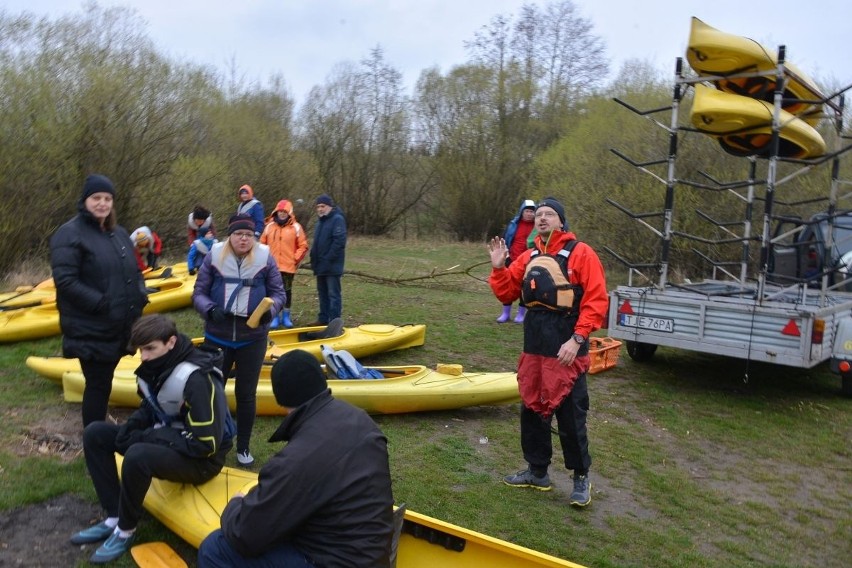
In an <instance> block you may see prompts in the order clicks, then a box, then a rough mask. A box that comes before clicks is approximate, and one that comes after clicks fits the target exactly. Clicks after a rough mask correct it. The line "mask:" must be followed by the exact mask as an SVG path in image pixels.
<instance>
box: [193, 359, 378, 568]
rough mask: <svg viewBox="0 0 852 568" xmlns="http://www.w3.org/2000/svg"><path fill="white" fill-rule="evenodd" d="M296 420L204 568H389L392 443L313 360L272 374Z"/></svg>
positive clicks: (281, 432)
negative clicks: (336, 393) (340, 396)
mask: <svg viewBox="0 0 852 568" xmlns="http://www.w3.org/2000/svg"><path fill="white" fill-rule="evenodd" d="M272 390H273V392H274V393H275V400H277V401H278V404H280V405H281V406H283V407H285V408H287V409H288V410H289V414H288V415H287V417H286V418H285V419H284V421H283V422H282V423H281V426H279V428H278V430H276V431H275V433H274V434H273V435H272V437H271V438H270V439H269V441H270V442H278V441H286V442H288V443H287V445H286V446H284V448H283V449H281V451H279V452H278V453H277V454H275V455H274V456H273V457H272V458H270V460H269V462H268V463H267V464H266V465H264V466H263V468H262V469H261V470H260V477H259V480H258V483H257V485H256V486H255V487H254V488H252V489H251V490H250V491H249V492H248V493H247V494H245V495H242V494H237V495H236V496H235V497H234V498H233V499H231V501H230V502H229V503H228V504H227V505H226V506H225V510H224V511H223V512H222V521H221V525H222V528H221V529H219V530H216V531H214V532H213V533H211V534H210V535H209V536H208V537H207V538H206V539H205V540H204V542H202V543H201V546H200V547H199V549H198V566H199V568H209V567H225V566H261V565H262V566H279V567H283V568H286V567H293V566H301V567H303V566H323V567H324V568H342V567H348V568H358V567H361V568H386V567H387V566H389V562H390V560H389V558H390V546H391V537H392V533H393V513H392V506H393V495H392V492H391V478H390V468H389V465H388V450H387V439H386V438H385V436H384V434H382V432H381V431H380V430H379V428H378V427H377V426H376V424H375V423H374V422H373V420H372V419H371V418H370V417H369V416H368V415H367V413H365V412H364V411H363V410H360V409H358V408H355V407H354V406H352V405H350V404H349V403H346V402H343V401H340V400H336V399H335V398H333V397H332V396H331V391H329V390H328V388H327V384H326V379H325V374H324V373H323V370H322V368H321V367H320V365H319V363H318V362H317V360H316V359H315V358H314V357H313V356H311V355H310V354H309V353H307V352H305V351H302V350H295V351H291V352H289V353H287V354H286V355H284V356H283V357H281V358H280V359H279V360H278V361H276V363H275V365H274V366H273V367H272Z"/></svg>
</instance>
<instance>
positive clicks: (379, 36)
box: [0, 0, 852, 103]
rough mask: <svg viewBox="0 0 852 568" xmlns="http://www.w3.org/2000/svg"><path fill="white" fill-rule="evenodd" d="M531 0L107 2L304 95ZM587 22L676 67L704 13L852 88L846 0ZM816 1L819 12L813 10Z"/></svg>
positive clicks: (66, 3)
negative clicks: (342, 72)
mask: <svg viewBox="0 0 852 568" xmlns="http://www.w3.org/2000/svg"><path fill="white" fill-rule="evenodd" d="M525 3H532V4H538V5H539V6H544V5H545V4H546V2H542V1H538V2H529V1H527V2H525V1H524V0H229V1H227V2H225V1H221V0H101V1H100V2H99V4H100V5H101V6H115V5H120V6H128V7H132V8H134V9H135V10H136V11H137V12H138V13H139V15H140V16H141V17H142V18H143V19H144V20H145V21H147V23H148V26H149V27H148V30H147V34H148V36H149V37H150V38H151V39H152V40H153V41H154V43H155V44H156V46H157V47H158V49H159V50H160V51H161V52H163V53H164V54H167V55H169V56H171V57H174V58H176V59H178V60H181V61H193V62H196V63H202V64H207V65H212V66H215V67H217V68H219V69H221V70H223V71H224V70H226V69H228V68H229V67H230V64H231V62H234V63H235V64H236V67H237V69H238V70H239V71H240V72H242V73H243V74H244V76H245V77H246V79H247V80H249V81H252V82H260V83H263V82H265V80H266V79H268V78H269V77H270V76H271V75H272V74H276V73H280V74H283V76H284V78H285V80H286V82H287V84H288V86H289V88H290V89H291V91H292V93H293V95H294V96H295V97H296V100H297V102H299V103H301V102H303V101H304V98H305V95H306V94H307V92H308V91H309V90H310V88H311V87H312V86H314V85H317V84H321V83H323V82H324V81H325V79H326V76H327V75H328V74H329V72H330V71H331V70H332V68H333V66H334V65H335V63H339V62H342V61H353V62H358V61H360V60H361V59H363V58H365V57H366V56H368V55H369V53H370V50H371V49H372V48H374V47H376V46H377V45H380V46H381V47H382V49H383V50H384V54H385V60H386V61H387V62H388V63H389V64H390V65H392V66H394V67H395V68H397V69H399V70H400V71H401V72H402V73H403V80H404V82H405V85H406V87H407V90H409V91H410V89H411V88H412V86H413V85H414V83H415V82H416V80H417V78H418V76H419V75H420V72H421V71H422V70H424V69H426V68H428V67H432V66H437V67H438V68H439V69H440V70H441V71H442V72H446V71H448V70H449V69H450V68H451V67H452V66H454V65H457V64H461V63H463V62H464V61H465V60H466V59H467V52H466V50H465V47H464V42H465V41H469V40H471V39H473V37H474V34H475V32H476V31H477V30H479V29H480V28H481V27H482V26H484V25H487V24H488V23H489V21H490V20H491V18H493V17H494V16H495V15H497V14H505V15H510V16H515V15H517V14H518V13H519V11H520V7H521V6H523V5H524V4H525ZM574 4H575V5H576V6H577V7H578V8H579V11H580V14H581V15H582V16H584V17H586V18H588V19H589V20H591V21H592V23H593V26H594V30H593V31H594V33H596V34H597V35H599V36H600V37H602V38H603V40H604V42H605V44H606V47H607V55H608V57H609V58H610V60H611V62H612V68H613V70H614V71H615V70H617V69H618V67H619V66H620V63H621V62H623V61H624V60H625V59H629V58H638V59H643V60H647V61H649V62H651V63H653V64H654V65H656V66H657V67H659V68H661V69H663V70H669V69H671V70H672V71H673V70H674V62H675V59H676V58H677V57H679V56H683V55H684V52H685V49H686V43H687V37H688V35H689V24H690V18H691V17H692V16H697V17H699V18H701V19H702V20H704V21H705V22H706V23H707V24H709V25H711V26H713V27H715V28H718V29H720V30H722V31H725V32H728V33H734V34H737V35H744V36H748V37H751V38H753V39H756V40H758V41H760V42H761V43H764V44H765V45H766V46H767V47H769V48H771V49H776V48H777V46H778V45H780V44H785V45H786V46H787V60H788V61H789V62H792V63H795V64H796V66H797V67H798V68H799V69H801V70H802V71H804V72H805V73H806V74H808V75H811V76H812V77H814V78H816V79H818V80H819V79H825V78H830V79H832V80H834V81H836V83H837V84H840V85H842V86H846V85H848V84H850V83H852V57H850V50H849V46H850V39H849V31H850V26H852V1H850V0H816V1H814V0H811V2H809V3H808V2H802V1H801V0H797V1H794V0H774V1H770V0H766V1H761V2H757V1H755V0H703V1H701V2H699V1H694V0H680V1H675V0H574ZM82 6H83V2H82V1H80V0H76V1H75V0H2V1H0V8H2V9H5V10H6V11H7V13H18V12H21V11H24V10H26V11H29V12H33V13H35V14H38V15H49V16H52V17H53V16H58V15H62V14H68V13H79V12H81V11H82ZM810 6H816V7H818V8H814V9H811V8H810Z"/></svg>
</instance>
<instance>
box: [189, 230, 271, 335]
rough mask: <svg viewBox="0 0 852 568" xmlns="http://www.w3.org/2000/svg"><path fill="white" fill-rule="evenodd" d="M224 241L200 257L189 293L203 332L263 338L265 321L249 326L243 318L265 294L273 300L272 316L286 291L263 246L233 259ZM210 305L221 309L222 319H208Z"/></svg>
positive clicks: (265, 328)
mask: <svg viewBox="0 0 852 568" xmlns="http://www.w3.org/2000/svg"><path fill="white" fill-rule="evenodd" d="M225 244H226V243H217V244H215V245H213V249H212V250H211V251H210V253H209V254H208V255H207V256H206V257H204V262H203V263H202V264H201V268H199V270H198V276H197V278H196V280H195V289H194V290H193V292H192V303H193V305H194V306H195V309H196V311H198V313H199V314H201V317H202V318H204V319H205V320H206V323H205V325H204V334H205V335H207V336H212V337H214V338H219V339H222V340H225V341H254V340H257V339H260V338H263V337H265V336H266V334H267V333H268V332H269V324H268V323H267V324H265V325H260V326H258V327H257V328H255V329H252V328H250V327H248V326H247V325H246V321H247V320H248V316H250V315H251V313H252V312H253V311H254V309H255V308H256V307H257V305H258V304H259V303H260V301H261V300H262V299H263V298H265V297H269V298H272V300H273V302H274V304H273V306H272V315H273V316H274V315H275V314H277V313H278V312H280V311H281V309H282V307H283V306H284V300H285V298H286V297H287V294H286V293H285V292H284V284H283V282H282V281H281V273H280V272H279V271H278V265H277V264H276V263H275V259H274V258H273V257H272V255H271V254H269V248H268V247H267V246H266V245H262V244H260V243H255V245H254V249H253V251H252V252H251V253H250V256H249V255H247V256H246V257H245V258H243V259H242V260H240V261H237V259H236V257H235V256H234V255H233V254H230V255H227V256H226V255H225V254H224V252H225V250H226V249H225ZM214 307H215V308H219V309H221V310H222V311H224V312H225V314H226V315H227V317H226V319H225V321H223V322H221V323H217V322H215V321H213V320H211V319H210V316H209V313H210V310H211V309H212V308H214Z"/></svg>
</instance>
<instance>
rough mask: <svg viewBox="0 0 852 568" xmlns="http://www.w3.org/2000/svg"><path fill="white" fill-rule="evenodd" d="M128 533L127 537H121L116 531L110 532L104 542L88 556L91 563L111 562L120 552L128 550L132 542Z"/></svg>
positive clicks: (131, 536) (131, 537)
mask: <svg viewBox="0 0 852 568" xmlns="http://www.w3.org/2000/svg"><path fill="white" fill-rule="evenodd" d="M134 536H135V535H130V536H129V537H127V538H121V536H120V535H119V534H118V531H116V532H114V533H112V535H111V536H110V537H109V538H108V539H107V541H106V542H105V543H103V544H102V545H100V547H98V549H97V550H96V551H95V553H94V554H92V557H91V558H89V562H91V563H92V564H106V563H107V562H112V561H113V560H115V559H116V558H118V557H120V556H121V555H122V554H124V553H125V552H127V551H128V550H130V545H131V544H133V537H134Z"/></svg>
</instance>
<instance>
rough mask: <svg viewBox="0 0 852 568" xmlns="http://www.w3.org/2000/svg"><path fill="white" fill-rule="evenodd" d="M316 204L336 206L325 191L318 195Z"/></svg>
mask: <svg viewBox="0 0 852 568" xmlns="http://www.w3.org/2000/svg"><path fill="white" fill-rule="evenodd" d="M315 205H328V206H329V207H334V200H333V199H332V198H331V196H330V195H329V194H327V193H323V194H322V195H320V196H319V197H317V201H316V203H315Z"/></svg>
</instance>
